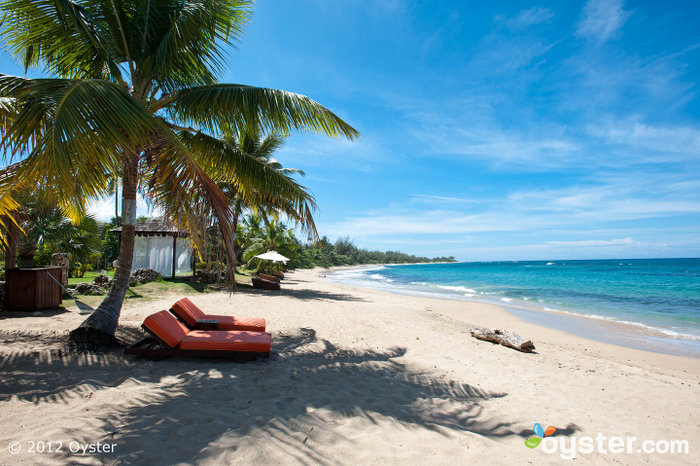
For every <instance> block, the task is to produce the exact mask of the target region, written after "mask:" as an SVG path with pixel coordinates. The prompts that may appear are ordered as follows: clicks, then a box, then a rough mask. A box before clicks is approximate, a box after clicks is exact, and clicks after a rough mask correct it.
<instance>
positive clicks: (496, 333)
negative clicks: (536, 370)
mask: <svg viewBox="0 0 700 466" xmlns="http://www.w3.org/2000/svg"><path fill="white" fill-rule="evenodd" d="M471 334H472V336H473V337H474V338H476V339H479V340H484V341H490V342H491V343H498V344H501V345H503V346H507V347H508V348H513V349H516V350H518V351H522V352H524V353H532V350H534V349H535V345H534V344H533V343H532V341H530V340H526V339H525V338H523V337H521V336H520V335H518V334H516V333H513V332H511V331H510V330H498V329H489V328H480V327H475V328H473V329H471Z"/></svg>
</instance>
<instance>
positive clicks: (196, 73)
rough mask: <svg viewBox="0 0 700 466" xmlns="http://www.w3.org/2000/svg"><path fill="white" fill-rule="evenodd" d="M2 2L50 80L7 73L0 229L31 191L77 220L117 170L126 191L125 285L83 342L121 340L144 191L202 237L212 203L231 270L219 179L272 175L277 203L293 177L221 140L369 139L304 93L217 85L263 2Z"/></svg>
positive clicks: (0, 91)
mask: <svg viewBox="0 0 700 466" xmlns="http://www.w3.org/2000/svg"><path fill="white" fill-rule="evenodd" d="M1 6H2V10H3V13H4V16H3V22H2V25H1V26H0V33H1V37H2V45H3V47H4V48H5V49H6V50H8V51H9V53H10V54H11V55H12V56H13V57H14V58H16V59H17V61H19V62H20V63H21V64H23V65H24V67H25V69H27V70H29V69H33V68H36V69H40V70H42V71H43V72H44V73H45V74H47V75H49V76H50V77H48V78H39V79H32V78H26V77H18V76H10V75H6V74H0V131H2V150H3V153H4V157H5V160H6V162H7V163H9V165H7V166H6V167H5V168H4V169H2V171H1V172H0V226H1V227H3V230H4V231H5V232H7V231H8V230H10V229H12V228H14V227H15V226H16V225H17V217H18V214H17V212H18V210H19V209H20V207H21V200H20V199H19V193H21V192H23V191H26V190H28V189H30V188H31V189H32V190H34V189H39V190H40V191H41V192H44V193H47V194H48V195H50V197H51V198H52V199H53V201H54V202H55V203H56V204H57V205H58V206H59V208H60V209H61V212H62V214H63V215H65V216H67V217H70V218H72V219H76V220H79V219H81V218H83V217H84V216H85V213H86V206H87V205H88V202H89V201H90V200H92V199H96V198H103V197H106V196H108V195H109V194H110V193H112V192H113V191H114V186H115V181H114V180H115V179H116V178H119V180H120V185H121V188H122V222H121V227H122V233H121V244H120V248H119V256H118V260H119V267H118V268H117V270H116V272H115V277H114V284H113V286H112V287H111V288H110V291H109V293H108V294H107V296H106V297H105V299H104V300H103V301H102V303H101V304H100V305H99V306H98V308H97V310H96V311H95V312H94V313H92V314H91V315H90V316H89V317H88V318H87V319H86V320H85V321H84V322H83V323H82V324H81V325H80V327H79V328H77V329H75V330H74V331H73V332H71V339H73V340H74V341H80V342H87V343H91V344H92V343H98V344H110V343H112V342H113V341H114V334H115V330H116V327H117V323H118V320H119V315H120V311H121V306H122V303H123V301H124V297H125V294H126V290H127V288H128V279H129V275H130V273H131V266H132V260H133V250H134V238H135V223H136V222H135V220H136V218H135V216H136V215H135V214H136V194H137V192H138V191H141V192H142V194H144V195H145V196H147V198H148V199H149V202H150V203H151V204H152V205H154V206H157V207H159V208H160V209H162V211H163V212H164V213H165V214H166V215H167V216H169V217H170V218H172V219H173V220H174V221H176V222H177V223H178V224H179V225H181V226H183V227H185V228H188V229H189V230H190V231H191V232H192V234H193V237H199V236H200V235H201V233H202V231H203V230H202V228H201V227H202V225H201V223H200V222H198V221H197V219H198V218H199V214H201V212H202V209H203V207H202V205H203V204H205V203H206V205H207V208H211V209H212V210H213V211H214V212H215V215H216V218H217V221H218V227H219V229H220V230H221V232H222V235H221V236H222V239H223V244H224V246H225V252H226V256H227V260H226V263H227V265H228V266H229V267H233V266H234V264H235V246H234V243H235V228H234V227H233V225H232V212H231V209H230V203H229V199H228V198H227V197H226V196H225V194H224V193H223V192H222V190H221V189H220V187H219V186H218V185H217V182H216V181H215V179H216V180H218V181H226V177H228V181H230V182H232V183H234V185H235V186H236V187H237V188H238V189H239V190H240V191H241V192H243V193H248V191H249V189H250V188H249V187H250V186H255V185H256V184H259V183H261V182H262V183H263V184H264V186H265V187H266V189H265V192H266V195H267V198H268V199H270V200H274V199H277V196H278V193H279V192H281V191H283V190H284V185H285V183H286V182H287V180H286V179H285V177H284V176H283V175H282V174H280V173H279V172H278V171H277V170H275V169H274V168H272V167H270V166H268V164H266V163H264V162H262V161H260V160H259V159H257V158H255V157H251V156H249V155H248V154H245V153H242V152H240V151H235V150H230V146H226V145H224V144H222V141H221V139H220V138H219V135H220V134H221V133H222V132H224V130H226V129H227V128H235V129H237V130H238V131H239V132H240V131H241V130H242V129H243V128H246V127H251V126H253V127H256V128H259V130H260V131H261V132H263V133H279V134H288V133H289V132H291V131H294V130H300V131H311V132H317V133H324V134H326V135H329V136H331V137H347V138H349V139H354V138H356V137H357V136H358V133H357V131H356V130H355V129H354V128H352V127H351V126H350V125H348V124H347V123H345V122H344V121H343V120H342V119H340V118H339V117H338V116H336V115H335V114H333V113H332V112H331V111H330V110H328V109H327V108H325V107H323V106H322V105H320V104H318V103H317V102H314V101H313V100H311V99H309V98H308V97H306V96H302V95H299V94H294V93H290V92H286V91H281V90H276V89H265V88H259V87H253V86H246V85H240V84H222V83H219V82H218V80H217V76H218V75H220V74H221V72H223V71H224V70H225V68H226V66H225V60H224V55H225V47H227V46H230V45H232V44H233V43H234V42H235V41H236V40H237V39H238V37H239V36H240V35H241V33H242V31H243V28H244V26H245V24H246V23H247V21H248V20H249V18H250V16H251V13H252V2H251V1H246V0H229V1H224V2H208V3H202V2H194V1H192V2H190V1H174V0H136V1H132V2H114V1H100V0H97V1H87V0H85V1H81V0H74V1H65V2H54V1H50V0H6V1H4V2H2V3H1ZM192 200H200V202H192ZM280 202H283V201H282V200H280ZM4 237H5V236H3V238H4ZM230 276H231V277H232V278H233V274H232V273H231V274H230Z"/></svg>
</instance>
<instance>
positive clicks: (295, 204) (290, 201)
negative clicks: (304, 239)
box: [201, 127, 318, 262]
mask: <svg viewBox="0 0 700 466" xmlns="http://www.w3.org/2000/svg"><path fill="white" fill-rule="evenodd" d="M219 144H220V150H221V152H222V156H223V157H230V156H232V155H233V156H238V155H236V154H240V153H243V154H247V155H249V156H251V157H254V158H256V159H257V160H259V161H260V162H261V163H264V164H265V165H267V166H268V167H269V168H271V169H273V170H275V171H277V172H278V173H279V174H280V175H282V178H280V179H278V182H279V185H280V186H278V187H277V188H276V191H275V193H274V194H275V195H274V196H270V193H269V192H268V191H269V187H268V186H266V185H264V184H263V183H260V184H257V185H254V186H245V189H241V188H240V185H242V184H244V183H245V180H243V182H238V183H235V182H231V181H219V182H218V183H217V184H218V186H219V187H220V188H221V190H222V192H223V193H224V195H225V196H226V197H227V198H228V200H229V203H230V209H231V211H232V216H233V217H232V223H233V227H234V229H235V230H236V238H238V241H237V242H236V246H237V248H238V247H239V245H242V244H244V243H245V242H246V241H241V239H242V238H241V237H240V235H239V233H238V231H239V228H238V227H239V219H240V217H241V216H242V215H243V214H244V212H252V213H254V214H256V215H255V218H257V219H258V221H261V222H264V223H266V224H269V221H270V220H269V219H270V218H274V219H279V216H280V215H285V216H286V217H287V218H289V219H291V220H293V221H294V222H295V223H297V224H298V225H301V227H302V229H303V230H305V231H306V232H307V234H308V236H309V237H310V238H313V239H315V238H317V237H318V234H317V232H316V226H315V224H314V221H313V217H312V211H313V210H315V209H316V202H315V200H314V198H313V196H312V195H311V193H310V192H309V191H308V190H307V189H306V188H305V187H303V186H301V185H300V184H299V183H298V182H297V181H296V179H295V178H294V176H295V175H301V176H305V173H304V172H303V171H302V170H299V169H296V168H285V167H283V166H282V164H281V163H280V162H278V161H277V160H276V159H274V158H273V157H272V155H273V153H274V151H275V150H277V149H279V148H280V147H282V145H283V144H284V137H282V136H280V135H277V134H268V135H267V136H265V137H262V136H261V135H260V134H259V133H258V131H257V129H256V128H252V127H246V128H245V129H244V131H243V132H242V133H235V132H234V131H233V130H231V129H227V130H225V131H224V134H223V136H222V137H221V139H220V140H219ZM201 218H208V219H211V220H212V221H213V222H216V217H215V215H213V212H206V213H205V215H203V216H202V217H201ZM249 218H252V217H249ZM258 230H259V227H258ZM243 231H245V236H250V235H251V234H253V235H254V234H256V233H257V231H255V232H253V231H251V228H246V229H244V230H243ZM212 242H213V241H211V240H210V239H209V238H208V241H207V243H206V244H207V246H208V245H209V244H211V243H212ZM206 249H207V253H208V252H209V248H208V247H206ZM237 252H238V251H237ZM206 257H207V262H209V254H207V255H206ZM216 260H218V258H217V259H216Z"/></svg>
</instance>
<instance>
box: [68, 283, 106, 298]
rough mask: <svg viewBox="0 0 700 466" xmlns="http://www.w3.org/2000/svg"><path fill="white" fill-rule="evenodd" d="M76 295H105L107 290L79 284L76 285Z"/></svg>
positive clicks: (88, 284)
mask: <svg viewBox="0 0 700 466" xmlns="http://www.w3.org/2000/svg"><path fill="white" fill-rule="evenodd" d="M75 293H76V294H87V295H103V294H105V290H103V289H102V287H100V286H97V285H93V284H92V283H86V282H83V283H78V284H77V285H75Z"/></svg>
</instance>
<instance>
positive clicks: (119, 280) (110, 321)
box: [70, 155, 138, 345]
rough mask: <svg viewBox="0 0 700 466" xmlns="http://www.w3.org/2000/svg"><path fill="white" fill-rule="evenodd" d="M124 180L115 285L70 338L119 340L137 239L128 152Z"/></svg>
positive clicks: (133, 172) (133, 164)
mask: <svg viewBox="0 0 700 466" xmlns="http://www.w3.org/2000/svg"><path fill="white" fill-rule="evenodd" d="M122 176H123V181H122V232H121V237H120V242H119V243H120V245H119V257H118V259H119V266H118V267H117V270H116V271H115V273H114V280H113V281H112V286H111V288H110V289H109V292H108V293H107V296H106V297H105V299H104V301H102V303H101V304H100V305H99V307H98V308H97V309H96V310H95V312H93V313H92V314H90V316H89V317H88V318H87V319H85V321H84V322H83V323H82V324H80V326H79V327H78V328H76V329H75V330H73V331H72V332H71V333H70V340H71V341H74V342H77V343H87V344H92V345H112V344H114V343H116V338H115V337H114V334H115V332H116V330H117V323H118V322H119V314H120V313H121V309H122V304H123V303H124V297H125V296H126V290H127V289H128V288H129V277H130V276H131V265H132V263H133V261H134V243H135V239H136V188H137V177H138V171H137V159H136V156H134V155H127V156H125V160H124V173H123V175H122Z"/></svg>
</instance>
